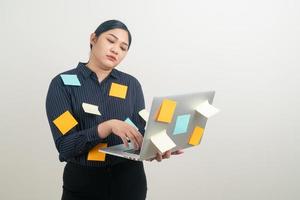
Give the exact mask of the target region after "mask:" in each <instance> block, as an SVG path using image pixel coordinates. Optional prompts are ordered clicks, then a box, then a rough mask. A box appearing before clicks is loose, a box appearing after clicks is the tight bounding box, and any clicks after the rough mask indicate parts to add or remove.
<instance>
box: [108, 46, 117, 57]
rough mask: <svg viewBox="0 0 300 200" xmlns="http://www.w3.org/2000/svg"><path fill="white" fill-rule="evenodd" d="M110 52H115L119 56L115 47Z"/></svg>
mask: <svg viewBox="0 0 300 200" xmlns="http://www.w3.org/2000/svg"><path fill="white" fill-rule="evenodd" d="M110 51H111V52H113V53H114V54H117V55H118V51H117V50H116V48H115V47H112V48H111V50H110Z"/></svg>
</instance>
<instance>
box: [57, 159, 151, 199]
mask: <svg viewBox="0 0 300 200" xmlns="http://www.w3.org/2000/svg"><path fill="white" fill-rule="evenodd" d="M146 194H147V180H146V176H145V171H144V166H143V163H142V162H136V161H132V160H128V161H125V162H123V163H120V164H116V165H114V166H110V167H105V168H102V167H101V168H99V167H87V166H80V165H77V164H73V163H67V164H66V166H65V169H64V174H63V194H62V200H83V199H84V200H127V199H128V200H145V199H146Z"/></svg>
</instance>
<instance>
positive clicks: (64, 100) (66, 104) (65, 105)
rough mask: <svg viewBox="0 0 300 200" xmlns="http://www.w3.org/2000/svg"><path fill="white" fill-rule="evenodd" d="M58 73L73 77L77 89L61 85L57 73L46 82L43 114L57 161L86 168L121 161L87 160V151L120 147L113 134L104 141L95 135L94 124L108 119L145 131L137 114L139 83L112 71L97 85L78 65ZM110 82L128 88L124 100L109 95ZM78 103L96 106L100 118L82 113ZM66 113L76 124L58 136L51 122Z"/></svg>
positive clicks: (91, 74) (140, 94)
mask: <svg viewBox="0 0 300 200" xmlns="http://www.w3.org/2000/svg"><path fill="white" fill-rule="evenodd" d="M62 74H74V75H77V77H78V79H79V81H80V83H81V86H71V85H65V84H64V82H63V80H62V78H61V76H60V74H59V75H57V76H56V77H54V78H53V79H52V81H51V83H50V86H49V90H48V94H47V98H46V112H47V117H48V121H49V124H50V128H51V132H52V135H53V139H54V142H55V145H56V148H57V150H58V152H59V160H60V161H61V162H63V161H67V162H73V163H78V164H80V165H86V166H96V167H97V166H99V167H101V166H108V165H114V164H117V163H120V162H122V161H125V159H124V158H119V157H115V156H110V155H106V159H105V161H90V160H87V155H88V152H89V151H90V150H91V149H92V148H93V147H94V146H96V145H97V144H99V143H107V144H108V146H112V145H116V144H121V143H122V140H121V138H119V137H118V136H116V135H114V134H113V133H112V134H110V135H109V136H108V137H107V138H105V139H101V138H100V137H99V136H98V131H97V126H98V124H100V123H102V122H104V121H107V120H110V119H119V120H122V121H124V120H125V119H126V118H128V117H129V118H130V120H131V121H132V122H133V123H134V124H135V125H136V126H137V127H138V128H139V131H140V132H141V133H142V135H143V134H144V132H145V121H144V120H143V119H142V118H141V117H140V116H139V114H138V112H139V111H140V110H142V109H144V108H145V102H144V95H143V91H142V88H141V85H140V83H139V82H138V80H137V79H136V78H134V77H133V76H131V75H129V74H126V73H124V72H121V71H119V70H116V69H113V70H112V71H111V73H110V74H109V75H108V76H107V77H106V78H105V79H104V80H102V81H101V82H99V81H98V78H97V75H96V74H95V73H94V72H93V71H91V70H90V69H89V68H88V67H86V66H85V63H81V62H80V63H79V64H78V66H77V68H74V69H71V70H69V71H66V72H63V73H62ZM112 83H118V84H122V85H126V86H128V89H127V94H126V98H125V99H122V98H118V97H114V96H109V91H110V87H111V84H112ZM82 103H88V104H93V105H96V106H98V108H99V111H100V113H101V115H100V116H99V115H93V114H89V113H86V112H84V110H83V108H82ZM67 110H68V111H69V112H70V113H71V114H72V116H73V117H74V118H75V119H76V121H77V122H78V124H77V125H76V126H75V127H73V128H72V129H71V130H69V131H68V132H67V133H66V134H62V133H61V132H60V130H59V129H58V128H57V127H56V125H55V124H54V123H53V120H55V119H56V118H58V117H59V116H60V115H61V114H63V113H64V112H65V111H67Z"/></svg>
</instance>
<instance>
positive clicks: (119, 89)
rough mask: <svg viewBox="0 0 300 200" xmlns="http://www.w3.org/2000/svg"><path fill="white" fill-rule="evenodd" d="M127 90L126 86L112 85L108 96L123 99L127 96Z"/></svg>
mask: <svg viewBox="0 0 300 200" xmlns="http://www.w3.org/2000/svg"><path fill="white" fill-rule="evenodd" d="M127 89H128V86H126V85H122V84H118V83H112V84H111V86H110V90H109V96H113V97H118V98H121V99H125V98H126V94H127Z"/></svg>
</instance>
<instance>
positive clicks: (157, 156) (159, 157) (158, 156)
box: [156, 153, 162, 162]
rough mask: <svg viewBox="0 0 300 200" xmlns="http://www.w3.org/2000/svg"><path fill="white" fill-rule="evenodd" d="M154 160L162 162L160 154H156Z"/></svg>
mask: <svg viewBox="0 0 300 200" xmlns="http://www.w3.org/2000/svg"><path fill="white" fill-rule="evenodd" d="M156 160H157V161H158V162H161V161H162V155H161V154H160V153H157V154H156Z"/></svg>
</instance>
